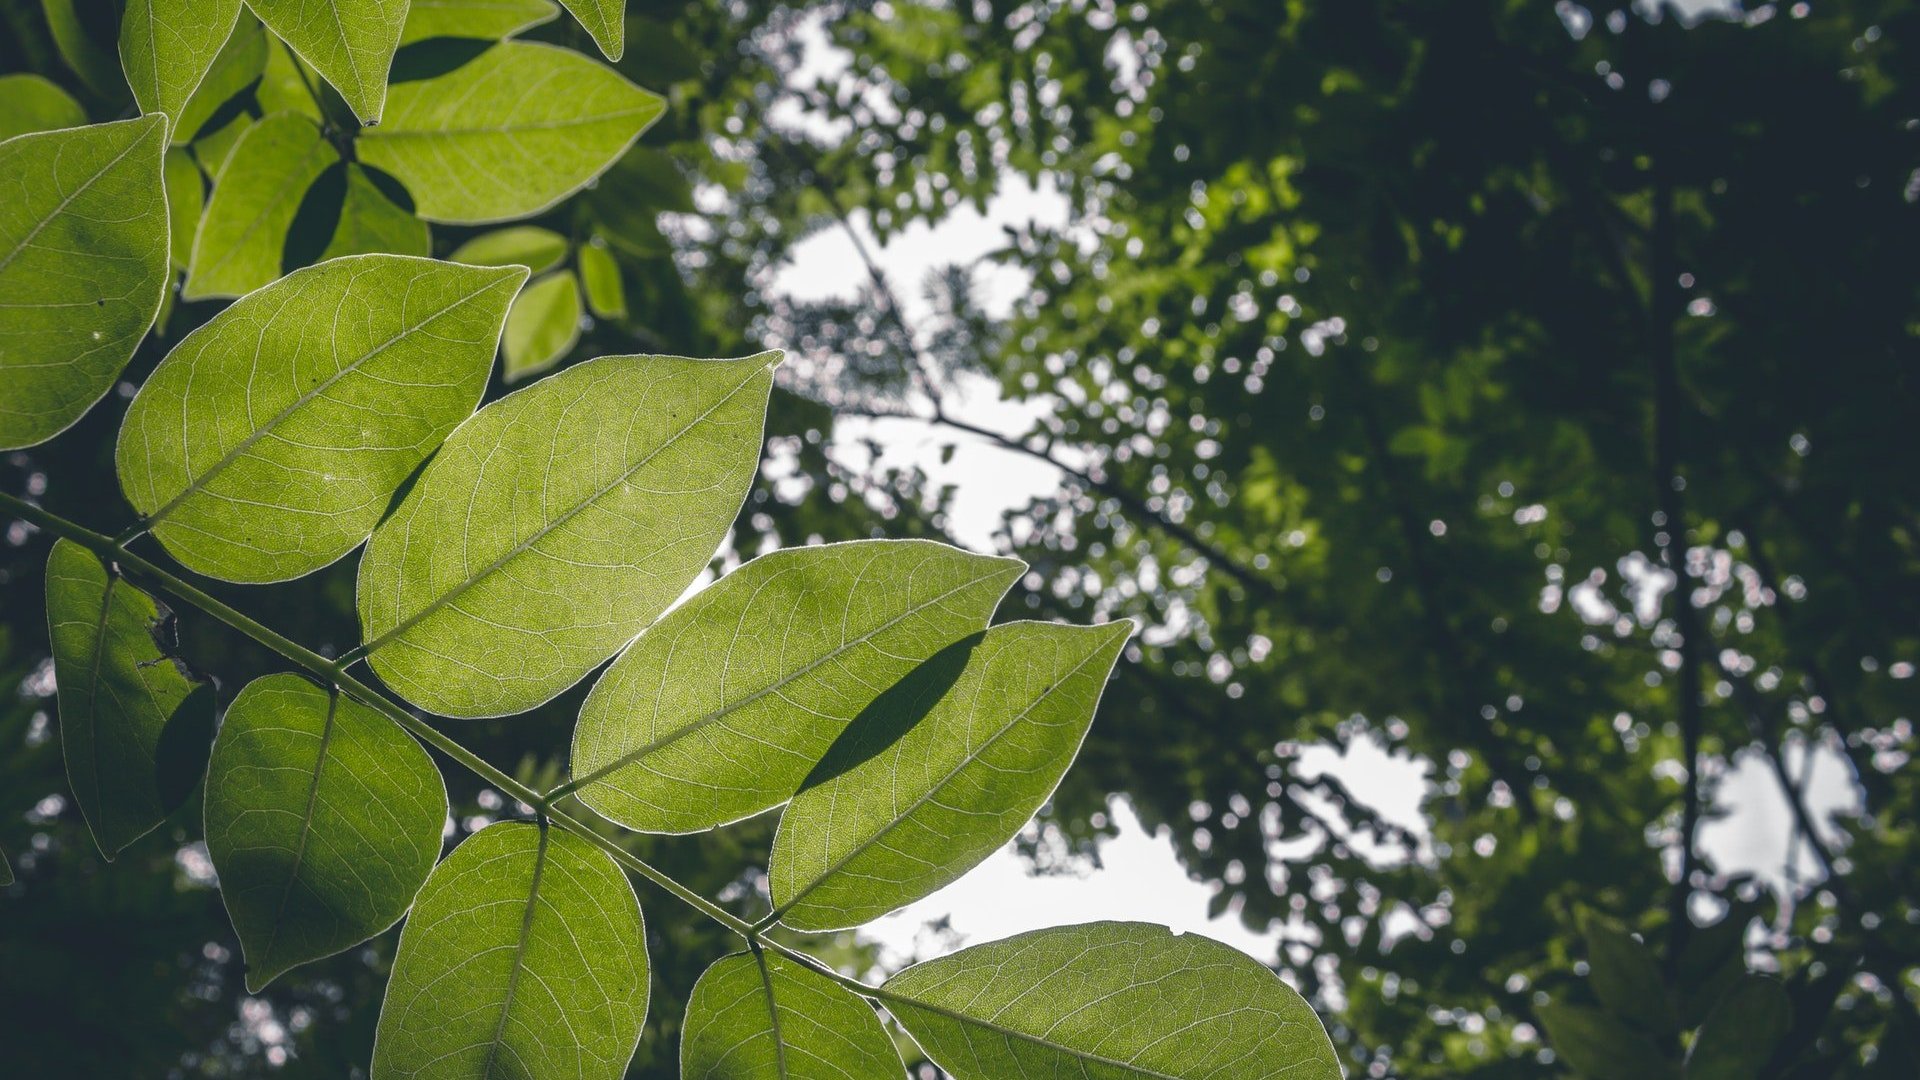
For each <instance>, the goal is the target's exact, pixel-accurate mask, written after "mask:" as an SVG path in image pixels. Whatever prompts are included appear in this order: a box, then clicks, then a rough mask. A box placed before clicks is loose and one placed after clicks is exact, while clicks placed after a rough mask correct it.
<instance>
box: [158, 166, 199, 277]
mask: <svg viewBox="0 0 1920 1080" xmlns="http://www.w3.org/2000/svg"><path fill="white" fill-rule="evenodd" d="M161 167H162V168H163V169H164V170H165V172H166V177H167V237H168V244H167V247H168V250H169V252H170V253H171V255H172V257H173V265H174V267H175V268H176V269H180V270H184V269H186V266H187V260H188V259H190V258H192V257H193V234H194V233H195V232H196V231H198V230H199V228H200V215H201V213H202V212H204V211H205V210H206V207H207V181H206V178H205V177H203V176H201V175H200V166H198V165H195V164H194V163H193V155H192V154H189V153H188V152H187V150H186V148H185V147H180V146H170V147H168V148H167V156H166V159H165V161H164V162H163V163H162V166H161ZM169 291H171V290H169Z"/></svg>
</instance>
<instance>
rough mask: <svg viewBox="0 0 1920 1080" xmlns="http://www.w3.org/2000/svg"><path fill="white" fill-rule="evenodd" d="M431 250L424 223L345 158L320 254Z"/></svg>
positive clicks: (419, 252)
mask: <svg viewBox="0 0 1920 1080" xmlns="http://www.w3.org/2000/svg"><path fill="white" fill-rule="evenodd" d="M432 251H433V237H432V235H431V234H430V233H429V232H428V229H427V223H426V222H424V221H421V220H420V219H419V218H417V217H414V216H413V215H412V214H409V213H407V211H406V210H404V209H403V208H401V207H400V206H399V205H397V204H396V203H395V202H394V201H393V200H392V199H389V198H387V194H386V192H384V191H381V190H380V186H379V185H378V184H375V183H374V182H373V178H372V177H370V176H368V175H367V170H366V169H364V168H362V167H360V166H359V165H356V164H354V163H353V162H348V163H347V166H346V195H345V198H344V199H343V200H342V202H341V203H340V220H339V222H338V223H337V224H336V225H334V228H333V238H332V239H331V240H329V241H327V249H326V251H324V252H322V253H321V255H320V257H321V258H322V259H337V258H340V257H341V256H345V255H372V254H380V253H384V254H389V255H428V254H431V253H432ZM456 261H458V260H456Z"/></svg>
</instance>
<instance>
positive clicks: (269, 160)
mask: <svg viewBox="0 0 1920 1080" xmlns="http://www.w3.org/2000/svg"><path fill="white" fill-rule="evenodd" d="M337 157H338V155H336V154H335V153H334V150H333V147H331V146H329V145H328V144H327V141H326V139H324V138H322V137H321V135H320V128H319V127H318V126H317V125H315V124H314V122H313V121H311V120H309V119H307V118H306V117H304V116H297V115H295V114H293V113H276V114H274V115H272V116H269V117H267V118H266V119H265V120H262V121H260V122H259V123H257V124H255V125H253V126H252V127H250V128H248V129H247V131H246V134H244V135H241V136H240V141H239V142H238V143H236V144H235V145H234V147H233V151H232V152H231V153H230V154H228V155H227V157H226V160H225V161H224V162H222V163H221V166H220V171H219V174H218V175H217V176H215V177H214V181H213V198H212V199H210V200H208V202H207V209H206V213H205V214H203V215H202V216H201V218H200V231H199V232H198V233H196V234H195V235H194V238H193V257H192V258H191V259H190V260H189V262H188V265H187V284H186V287H185V288H184V289H182V290H181V296H182V297H184V298H185V299H188V300H203V299H207V298H209V297H218V296H240V295H243V294H245V293H249V292H252V291H253V290H255V289H258V288H260V287H261V286H263V285H267V284H269V283H271V282H272V281H273V279H275V278H277V277H279V276H280V262H281V254H282V250H283V249H284V248H285V246H286V239H287V229H288V228H289V227H291V226H292V225H293V219H294V215H295V214H297V213H298V212H299V210H300V199H301V197H302V196H303V195H305V194H306V192H307V188H309V187H311V186H312V185H313V182H314V181H315V180H317V179H319V178H320V174H321V173H323V172H325V171H326V169H327V166H328V165H331V164H332V163H333V162H334V161H335V160H336V159H337Z"/></svg>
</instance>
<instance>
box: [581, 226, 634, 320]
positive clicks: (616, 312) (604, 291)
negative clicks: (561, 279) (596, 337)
mask: <svg viewBox="0 0 1920 1080" xmlns="http://www.w3.org/2000/svg"><path fill="white" fill-rule="evenodd" d="M579 259H580V284H581V285H582V286H583V287H584V288H585V289H586V293H587V308H588V310H590V311H592V312H593V313H594V314H595V315H597V316H599V317H600V318H602V319H623V318H625V317H626V315H627V287H626V285H625V284H624V283H622V282H621V280H620V264H619V263H618V262H615V261H614V258H613V252H611V251H608V250H607V248H606V246H605V245H603V244H598V243H593V244H582V245H581V246H580V255H579Z"/></svg>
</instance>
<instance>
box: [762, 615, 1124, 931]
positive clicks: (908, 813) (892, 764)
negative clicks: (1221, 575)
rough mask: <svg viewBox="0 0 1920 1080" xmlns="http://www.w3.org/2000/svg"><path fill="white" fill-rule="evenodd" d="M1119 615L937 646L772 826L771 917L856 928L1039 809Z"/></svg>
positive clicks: (924, 890)
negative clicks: (776, 825) (775, 827)
mask: <svg viewBox="0 0 1920 1080" xmlns="http://www.w3.org/2000/svg"><path fill="white" fill-rule="evenodd" d="M1132 633H1133V624H1132V623H1130V622H1119V623H1108V624H1106V625H1103V626H1062V625H1059V624H1055V623H1007V624H1004V625H1001V626H996V627H994V628H993V629H991V630H988V631H987V632H986V633H985V634H984V635H980V636H976V637H973V638H969V639H966V640H964V641H962V642H959V643H957V644H955V645H953V646H949V647H948V648H947V649H946V650H944V651H943V652H942V653H941V654H940V655H939V656H936V657H935V658H934V659H933V660H931V661H929V662H928V663H927V664H924V665H922V666H921V667H920V668H918V669H916V670H915V671H914V672H913V674H911V675H909V676H908V677H907V678H906V679H905V680H903V681H902V682H901V683H900V684H899V685H897V686H895V687H893V688H892V689H891V690H889V691H888V692H887V694H886V695H885V696H884V697H882V698H881V699H879V700H877V701H876V702H875V703H874V705H873V707H871V708H869V709H867V710H866V711H864V712H863V713H862V714H861V715H860V717H859V719H858V720H856V721H855V722H854V723H853V725H852V726H851V727H849V728H848V729H847V731H846V734H844V735H843V736H842V737H841V738H840V740H839V741H838V742H837V743H835V744H834V746H833V747H832V749H831V750H829V751H828V753H827V755H826V757H825V758H824V759H823V760H821V762H820V764H819V765H818V766H817V767H816V768H815V769H814V771H813V773H812V775H810V776H809V777H808V778H807V781H806V784H805V786H804V787H802V789H801V791H800V793H799V794H798V795H797V796H795V797H794V800H793V805H792V806H789V807H788V808H787V812H786V814H785V815H784V816H783V817H782V818H781V819H780V831H779V834H778V835H777V836H776V837H775V839H774V844H773V858H772V864H771V866H770V868H769V870H768V875H769V877H770V878H771V883H772V889H773V903H774V910H775V911H776V912H777V913H778V914H779V915H780V920H781V921H782V922H784V923H786V924H787V925H788V926H791V927H793V928H795V929H798V930H838V929H842V928H845V927H851V926H858V925H859V924H861V923H863V922H866V921H867V920H869V919H873V918H877V917H878V916H881V915H884V914H886V913H887V912H889V911H892V910H893V909H895V908H897V907H901V906H903V905H905V904H910V903H912V902H913V901H915V900H918V899H920V898H921V897H923V896H926V895H928V894H930V893H932V892H933V891H935V890H936V889H938V888H940V887H941V886H942V885H945V884H947V883H948V882H951V881H953V880H955V879H956V878H958V877H959V876H960V875H961V874H964V873H965V872H966V871H967V870H969V869H971V868H972V867H973V865H974V864H975V863H977V862H979V861H980V860H981V859H984V858H986V857H987V856H988V855H989V854H991V853H992V852H993V851H994V849H995V848H998V847H999V846H1000V845H1001V844H1004V843H1006V842H1007V841H1008V840H1010V839H1012V838H1013V835H1014V834H1015V833H1017V832H1019V831H1020V827H1021V826H1022V825H1024V824H1026V822H1027V819H1028V818H1030V817H1032V816H1033V813H1034V811H1036V810H1038V809H1040V806H1041V804H1042V803H1044V802H1046V800H1047V796H1049V795H1051V794H1052V793H1053V789H1054V786H1055V785H1057V784H1058V783H1059V782H1060V777H1061V776H1062V775H1063V774H1064V773H1065V772H1066V771H1067V766H1068V765H1069V764H1070V763H1071V762H1072V761H1073V756H1074V754H1075V752H1076V751H1078V750H1079V747H1080V740H1081V739H1082V738H1083V737H1084V736H1085V735H1086V732H1087V725H1088V724H1090V723H1091V722H1092V720H1093V710H1094V706H1095V704H1096V703H1097V702H1098V701H1099V700H1100V691H1101V690H1102V688H1103V687H1105V685H1106V681H1107V673H1108V672H1109V671H1110V670H1111V669H1112V667H1113V663H1114V660H1115V659H1117V658H1118V657H1119V655H1120V647H1121V646H1122V645H1123V644H1125V643H1126V640H1127V637H1128V636H1129V635H1130V634H1132Z"/></svg>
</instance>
